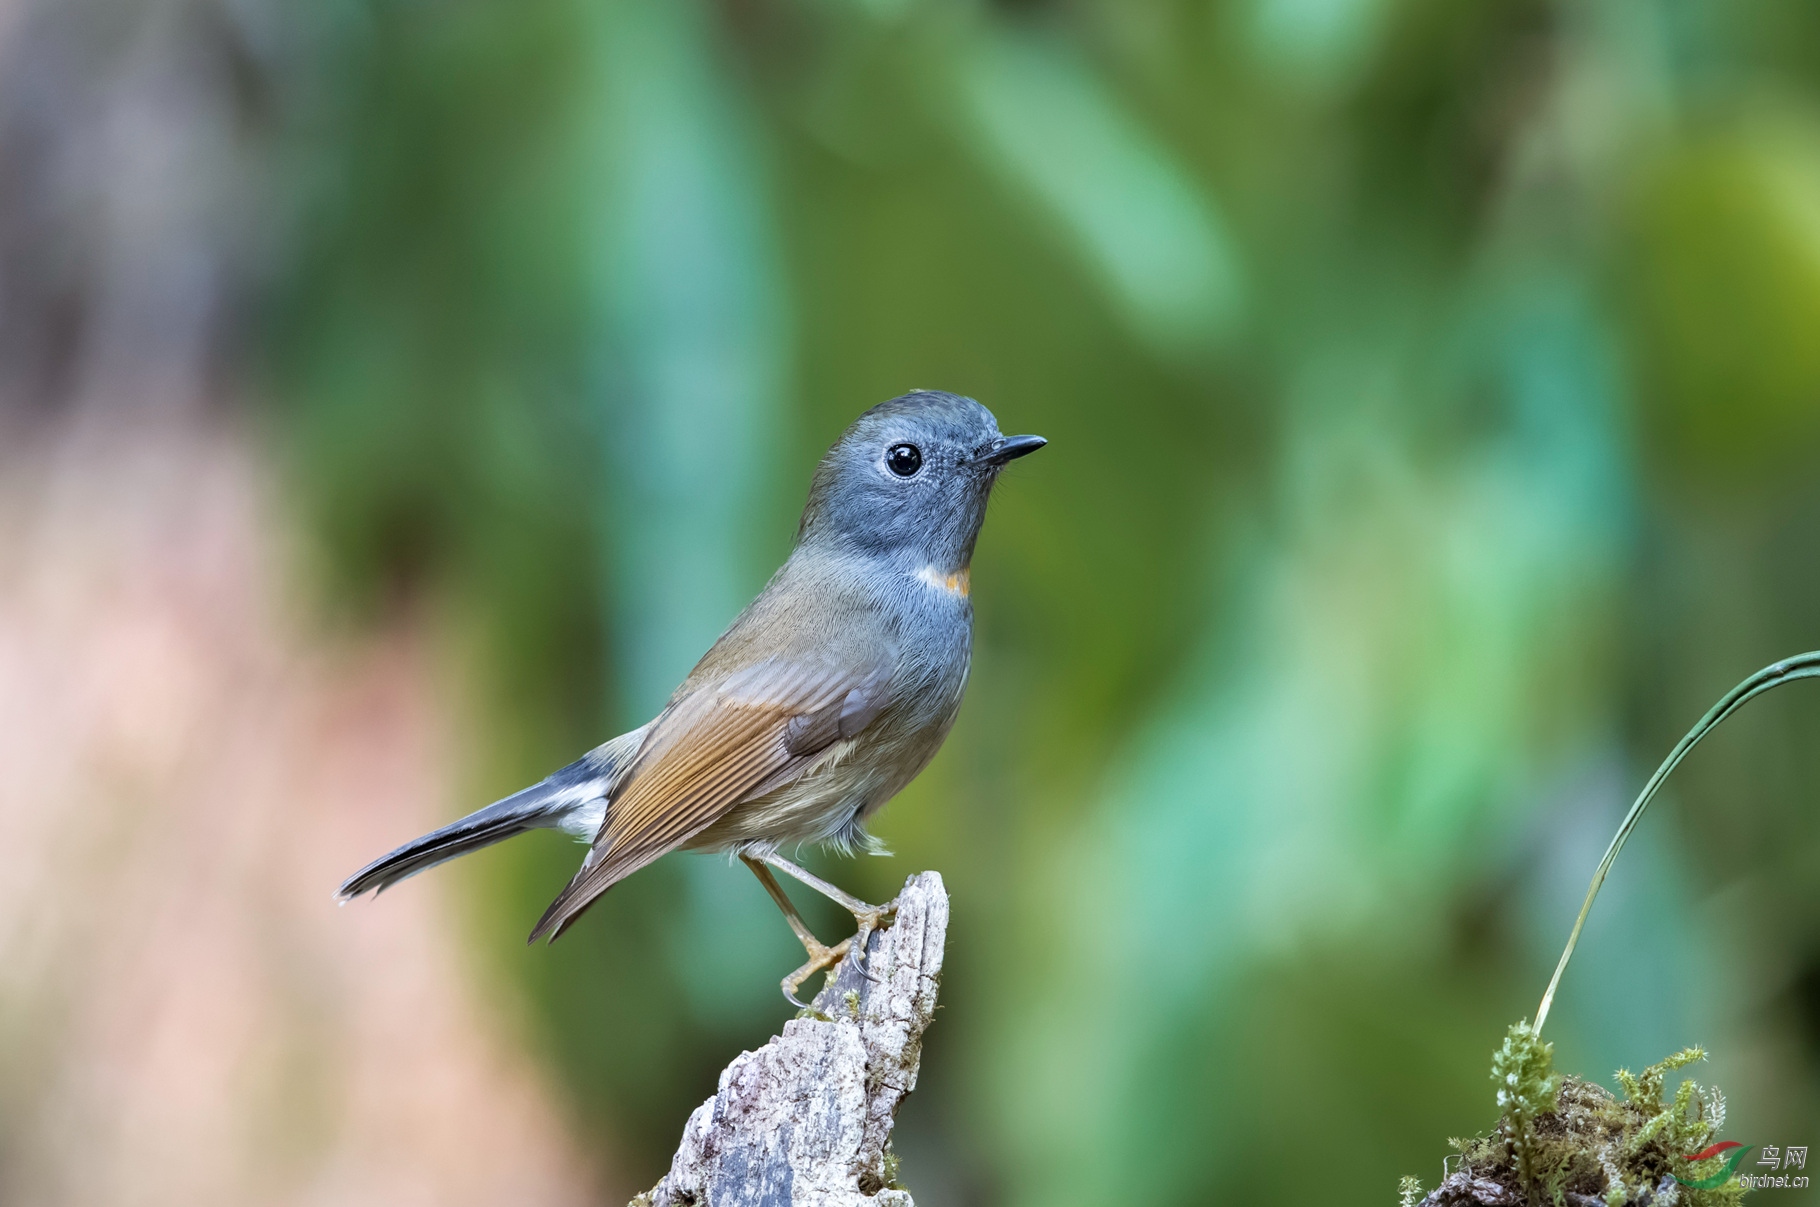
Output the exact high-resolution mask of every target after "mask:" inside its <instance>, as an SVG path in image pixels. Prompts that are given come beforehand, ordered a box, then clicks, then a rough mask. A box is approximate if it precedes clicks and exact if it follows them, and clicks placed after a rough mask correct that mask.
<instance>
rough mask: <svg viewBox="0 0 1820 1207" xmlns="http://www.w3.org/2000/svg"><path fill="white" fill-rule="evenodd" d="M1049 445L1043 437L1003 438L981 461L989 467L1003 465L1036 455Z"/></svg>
mask: <svg viewBox="0 0 1820 1207" xmlns="http://www.w3.org/2000/svg"><path fill="white" fill-rule="evenodd" d="M1048 443H1049V442H1048V441H1047V440H1045V439H1043V438H1042V437H1041V436H1001V437H1000V438H999V439H998V441H997V442H996V443H994V444H993V446H992V447H991V449H989V450H988V451H987V452H986V454H985V455H984V456H982V457H981V458H980V461H982V462H983V463H985V464H987V465H1003V464H1004V463H1005V462H1007V461H1015V460H1017V459H1018V458H1019V457H1023V456H1027V455H1029V454H1030V453H1034V452H1035V451H1036V450H1037V449H1039V448H1041V447H1043V445H1045V444H1048Z"/></svg>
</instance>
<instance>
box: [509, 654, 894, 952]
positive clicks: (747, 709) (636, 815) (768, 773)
mask: <svg viewBox="0 0 1820 1207" xmlns="http://www.w3.org/2000/svg"><path fill="white" fill-rule="evenodd" d="M887 683H888V676H887V675H885V674H884V673H882V671H881V668H878V667H871V666H868V667H862V668H857V669H853V670H845V671H838V670H833V669H830V668H826V667H816V666H804V665H802V664H799V663H792V662H784V661H775V660H773V661H766V662H762V663H759V664H757V665H756V666H753V667H749V668H747V669H746V670H743V671H740V672H738V673H736V674H733V675H729V676H727V677H725V678H723V679H720V680H718V681H715V682H711V683H708V684H704V685H702V686H701V687H699V688H697V689H696V690H695V691H694V692H692V693H690V694H689V695H686V696H684V697H683V698H682V699H680V700H677V701H674V702H673V703H672V704H671V706H670V708H668V709H667V710H666V711H665V712H664V714H663V715H662V716H661V717H659V718H658V719H657V721H656V722H655V723H654V724H653V725H652V726H651V730H650V733H649V734H648V736H647V737H646V739H645V744H644V747H643V749H641V750H640V751H639V754H638V757H637V760H636V761H635V762H634V763H633V766H632V768H631V770H630V771H629V772H628V773H627V774H626V776H625V777H624V778H623V779H622V780H621V781H620V784H619V786H618V788H617V790H616V791H615V793H614V795H613V798H612V800H611V801H610V803H609V804H608V807H607V821H606V825H605V826H603V827H602V828H601V832H600V834H599V836H598V837H597V838H596V839H595V840H594V846H593V849H592V850H590V851H589V852H588V858H587V860H586V861H585V862H584V863H583V864H582V866H581V870H580V871H578V872H577V873H576V874H575V878H574V879H573V880H571V881H570V882H569V886H568V887H567V888H565V889H564V890H563V891H562V893H561V895H560V896H558V897H557V898H556V900H555V901H554V902H552V903H551V904H550V908H549V909H548V910H546V911H544V915H543V917H542V918H540V919H539V920H538V923H537V925H536V926H535V927H534V928H532V930H531V937H530V940H529V941H530V942H532V943H535V942H536V941H537V940H538V939H541V938H543V937H545V936H546V935H547V936H548V937H549V938H550V939H551V940H552V941H554V940H555V939H556V938H557V937H558V936H559V935H561V934H562V932H563V931H564V930H566V929H568V927H569V925H570V924H571V923H572V922H574V921H575V919H576V918H578V917H580V916H581V914H582V911H584V910H586V909H587V908H588V906H590V905H592V904H593V903H594V902H595V901H596V900H597V899H598V898H599V897H600V895H601V894H602V893H604V892H606V891H607V890H608V889H609V888H611V887H612V886H613V885H614V884H616V883H618V882H619V881H621V880H623V879H625V878H626V877H627V876H630V875H631V874H632V873H633V872H636V871H637V870H638V869H640V868H642V867H644V866H645V865H646V864H649V863H651V862H653V861H654V860H656V859H658V858H660V857H662V856H663V855H666V854H668V853H669V852H671V851H673V850H675V849H676V848H677V847H679V846H681V845H682V844H684V843H686V842H687V841H689V839H690V838H692V837H693V836H694V835H696V834H698V833H700V832H701V831H702V830H704V829H706V828H707V827H708V826H710V825H712V824H713V823H714V822H716V821H718V820H719V819H720V818H721V817H722V816H724V815H725V814H726V812H727V811H728V810H729V809H731V808H733V806H735V805H737V804H738V803H740V801H742V800H744V799H746V798H747V797H748V796H749V795H751V794H753V791H754V789H757V788H760V787H762V788H763V789H764V790H765V791H771V790H773V789H775V788H777V787H779V786H780V785H782V784H784V783H787V782H788V781H789V780H790V779H791V778H792V777H793V776H794V775H795V774H796V773H798V772H800V771H801V769H802V768H803V767H805V766H807V765H808V764H809V763H810V762H811V761H812V760H813V759H814V757H815V756H816V755H817V754H819V753H820V752H821V751H822V750H824V749H826V748H827V747H828V746H830V745H832V744H833V743H834V742H836V741H839V740H840V739H841V738H843V737H848V736H851V733H850V732H849V730H850V729H851V727H852V721H853V719H854V718H855V717H856V716H858V715H863V716H864V717H865V719H866V720H868V721H870V719H871V718H872V717H873V716H875V715H876V714H877V712H878V711H879V709H880V708H882V707H883V703H884V693H885V692H886V690H887ZM855 693H859V694H860V695H861V696H862V697H864V698H863V699H860V700H857V701H856V700H855V699H854V696H855ZM843 721H845V723H844V724H843Z"/></svg>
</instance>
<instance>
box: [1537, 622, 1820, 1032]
mask: <svg viewBox="0 0 1820 1207" xmlns="http://www.w3.org/2000/svg"><path fill="white" fill-rule="evenodd" d="M1813 678H1820V650H1815V651H1811V652H1809V653H1806V654H1796V655H1795V656H1794V657H1793V658H1784V659H1783V660H1782V661H1780V662H1778V663H1775V664H1774V665H1772V666H1766V667H1764V668H1763V669H1762V670H1760V671H1758V672H1757V673H1756V674H1754V675H1752V676H1751V677H1750V678H1748V679H1746V680H1745V681H1744V682H1742V683H1740V684H1739V685H1738V686H1736V687H1734V688H1732V689H1731V690H1730V691H1729V692H1727V693H1725V696H1724V698H1723V699H1721V700H1720V701H1719V702H1718V703H1717V704H1715V705H1713V706H1712V709H1711V710H1710V711H1709V712H1708V713H1707V714H1706V715H1705V716H1704V717H1701V718H1700V723H1699V724H1698V725H1695V726H1694V727H1693V728H1692V729H1690V730H1688V731H1687V736H1686V737H1684V738H1682V739H1681V740H1680V741H1679V742H1678V743H1676V744H1675V748H1674V749H1673V750H1671V751H1669V752H1668V757H1667V758H1665V759H1663V760H1662V765H1661V766H1660V767H1658V768H1656V773H1655V774H1654V775H1652V776H1650V777H1649V782H1648V783H1647V784H1644V785H1643V791H1642V792H1639V793H1638V794H1637V799H1636V802H1635V803H1634V804H1632V805H1631V807H1630V812H1629V813H1626V814H1625V815H1624V821H1623V823H1622V824H1621V825H1619V826H1618V833H1617V834H1616V835H1615V836H1614V837H1613V838H1612V840H1611V845H1610V846H1609V847H1607V848H1605V858H1603V859H1601V860H1600V861H1599V870H1598V871H1596V872H1594V873H1593V878H1592V885H1591V887H1589V888H1588V889H1587V890H1586V903H1585V904H1584V905H1582V906H1581V907H1580V916H1579V917H1578V918H1575V919H1574V929H1573V933H1572V934H1570V935H1568V936H1567V949H1566V950H1565V951H1563V952H1562V953H1561V962H1560V963H1559V964H1556V965H1555V975H1554V976H1552V977H1550V978H1549V979H1548V992H1546V993H1544V994H1543V995H1542V1004H1541V1005H1540V1006H1538V1007H1537V1008H1536V1033H1537V1034H1538V1035H1540V1034H1541V1032H1542V1023H1543V1022H1544V1021H1545V1020H1546V1019H1547V1018H1548V1008H1549V1006H1551V1005H1552V1004H1554V1000H1555V989H1556V988H1557V987H1558V986H1559V985H1560V984H1561V974H1562V973H1564V972H1566V971H1567V961H1569V960H1571V959H1572V958H1573V954H1574V947H1575V945H1576V944H1578V943H1579V942H1580V930H1581V928H1582V927H1584V926H1585V925H1586V915H1587V914H1588V913H1589V912H1591V910H1592V903H1593V898H1595V897H1597V896H1598V895H1599V888H1600V886H1601V885H1603V884H1604V883H1605V873H1607V872H1609V871H1611V864H1612V860H1614V859H1616V858H1617V857H1618V852H1619V851H1621V850H1623V849H1624V840H1625V839H1627V838H1629V837H1630V832H1631V831H1632V830H1634V829H1635V828H1636V826H1637V819H1638V818H1640V817H1642V816H1643V810H1644V809H1645V808H1646V807H1647V806H1648V805H1649V802H1650V801H1651V800H1652V799H1653V798H1654V797H1655V795H1656V790H1657V789H1659V788H1660V787H1662V782H1663V781H1664V780H1666V779H1667V778H1668V776H1669V773H1670V772H1671V771H1673V770H1674V769H1675V768H1676V767H1678V766H1679V765H1680V763H1681V760H1682V759H1684V758H1686V757H1687V752H1688V751H1690V750H1692V749H1693V748H1694V747H1695V746H1697V745H1699V743H1700V739H1701V738H1703V737H1705V736H1706V735H1707V734H1709V733H1711V732H1712V731H1713V730H1715V729H1717V728H1718V727H1719V722H1721V721H1723V720H1725V718H1727V717H1729V716H1731V715H1732V714H1733V713H1735V712H1737V711H1738V710H1739V709H1740V708H1742V707H1744V704H1745V702H1746V701H1748V700H1750V699H1752V698H1753V697H1755V696H1760V695H1762V694H1763V693H1764V692H1766V691H1768V690H1770V689H1771V688H1772V687H1781V686H1782V685H1783V684H1784V683H1792V682H1793V681H1795V680H1796V679H1813Z"/></svg>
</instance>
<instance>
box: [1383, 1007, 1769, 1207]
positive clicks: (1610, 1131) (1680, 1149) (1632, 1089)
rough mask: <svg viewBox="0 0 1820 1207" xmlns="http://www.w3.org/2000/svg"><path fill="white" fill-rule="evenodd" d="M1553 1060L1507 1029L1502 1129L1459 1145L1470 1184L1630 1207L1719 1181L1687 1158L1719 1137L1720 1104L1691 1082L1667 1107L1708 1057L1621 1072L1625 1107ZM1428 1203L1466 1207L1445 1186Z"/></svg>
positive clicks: (1729, 1195)
mask: <svg viewBox="0 0 1820 1207" xmlns="http://www.w3.org/2000/svg"><path fill="white" fill-rule="evenodd" d="M1553 1056H1554V1053H1553V1046H1552V1045H1549V1044H1544V1043H1542V1042H1541V1040H1540V1037H1539V1036H1537V1035H1536V1033H1535V1031H1534V1029H1533V1028H1532V1027H1531V1026H1530V1025H1529V1024H1528V1023H1518V1024H1517V1025H1516V1026H1513V1027H1512V1028H1511V1029H1510V1032H1509V1034H1508V1035H1507V1036H1506V1037H1505V1040H1504V1044H1503V1046H1502V1047H1500V1048H1499V1049H1498V1051H1497V1053H1496V1054H1495V1055H1494V1056H1493V1058H1492V1076H1493V1079H1494V1081H1496V1082H1497V1085H1498V1105H1499V1107H1500V1108H1501V1110H1500V1114H1501V1117H1500V1119H1499V1121H1498V1126H1497V1127H1496V1128H1494V1129H1493V1130H1492V1131H1490V1132H1488V1133H1487V1134H1486V1135H1484V1136H1480V1137H1477V1138H1475V1139H1472V1140H1466V1141H1455V1142H1454V1144H1455V1147H1456V1148H1458V1149H1459V1150H1460V1154H1461V1157H1460V1167H1459V1168H1460V1172H1461V1173H1463V1174H1464V1175H1465V1177H1466V1178H1467V1179H1470V1180H1474V1181H1478V1180H1483V1181H1489V1182H1493V1183H1496V1184H1497V1185H1499V1186H1503V1187H1506V1188H1508V1189H1511V1190H1514V1191H1516V1192H1517V1194H1518V1196H1519V1201H1521V1202H1523V1203H1526V1204H1531V1205H1535V1207H1540V1205H1542V1204H1549V1205H1558V1204H1566V1203H1567V1202H1568V1201H1569V1199H1568V1196H1569V1195H1570V1194H1571V1195H1581V1196H1586V1197H1588V1198H1593V1199H1597V1200H1601V1201H1603V1202H1604V1203H1605V1204H1606V1205H1607V1207H1624V1205H1626V1204H1633V1205H1634V1204H1637V1203H1640V1202H1642V1201H1644V1200H1645V1198H1646V1196H1650V1195H1653V1193H1654V1192H1655V1191H1656V1190H1657V1189H1658V1188H1660V1187H1661V1186H1662V1184H1663V1182H1664V1180H1665V1179H1675V1178H1677V1177H1678V1178H1685V1179H1687V1180H1688V1181H1690V1182H1692V1181H1699V1180H1700V1179H1702V1178H1705V1177H1709V1176H1711V1175H1712V1174H1715V1173H1717V1172H1719V1170H1720V1168H1721V1167H1722V1166H1723V1163H1724V1162H1723V1159H1722V1158H1719V1157H1713V1158H1709V1159H1707V1160H1706V1161H1701V1162H1692V1161H1689V1160H1687V1159H1686V1154H1688V1153H1693V1152H1699V1151H1700V1150H1701V1149H1703V1148H1705V1147H1707V1145H1709V1144H1711V1143H1712V1142H1713V1140H1714V1138H1715V1137H1716V1136H1717V1133H1718V1129H1719V1128H1720V1126H1722V1125H1723V1124H1724V1122H1725V1099H1724V1096H1723V1095H1721V1094H1720V1093H1719V1092H1718V1090H1716V1089H1703V1088H1702V1087H1701V1086H1700V1085H1698V1084H1697V1083H1695V1082H1694V1081H1693V1080H1692V1079H1691V1078H1690V1079H1688V1080H1685V1081H1683V1082H1682V1083H1681V1084H1680V1086H1679V1087H1677V1089H1676V1090H1675V1095H1674V1098H1673V1099H1672V1100H1671V1101H1669V1102H1667V1103H1664V1102H1663V1101H1662V1095H1663V1092H1664V1090H1665V1088H1666V1086H1667V1081H1668V1075H1669V1074H1670V1073H1672V1072H1674V1071H1675V1070H1677V1069H1681V1068H1685V1067H1686V1066H1688V1065H1691V1064H1694V1063H1696V1062H1698V1061H1701V1060H1704V1059H1706V1053H1705V1052H1704V1051H1702V1050H1701V1049H1699V1048H1688V1049H1687V1050H1685V1051H1682V1052H1677V1053H1676V1054H1675V1055H1673V1056H1671V1057H1669V1058H1668V1059H1667V1060H1664V1061H1662V1062H1661V1063H1660V1064H1654V1065H1651V1066H1650V1067H1649V1068H1647V1069H1645V1070H1643V1072H1642V1073H1641V1074H1639V1075H1632V1074H1631V1073H1630V1071H1629V1070H1627V1069H1620V1070H1618V1073H1617V1082H1618V1085H1619V1086H1620V1087H1621V1088H1622V1089H1623V1091H1624V1097H1623V1099H1619V1098H1617V1097H1616V1096H1614V1095H1613V1094H1611V1093H1610V1092H1609V1091H1607V1090H1606V1089H1605V1088H1604V1087H1603V1086H1600V1085H1597V1084H1594V1083H1592V1082H1588V1081H1582V1080H1581V1079H1579V1078H1578V1077H1573V1076H1566V1077H1563V1076H1561V1075H1559V1074H1557V1073H1555V1071H1554V1062H1553ZM1411 1181H1413V1179H1405V1180H1404V1185H1403V1194H1404V1202H1405V1204H1407V1203H1409V1202H1410V1201H1411V1200H1409V1199H1408V1197H1407V1195H1408V1187H1409V1184H1410V1182H1411ZM1452 1181H1453V1179H1452V1178H1450V1179H1449V1182H1452ZM1671 1184H1673V1183H1672V1182H1671ZM1678 1189H1679V1192H1680V1197H1679V1200H1678V1202H1679V1203H1680V1204H1681V1207H1734V1205H1735V1204H1737V1203H1739V1202H1740V1201H1741V1200H1742V1199H1743V1198H1744V1193H1745V1192H1744V1188H1743V1187H1742V1186H1740V1185H1739V1184H1738V1181H1737V1179H1736V1178H1733V1179H1731V1180H1729V1181H1728V1182H1726V1183H1725V1184H1724V1185H1722V1186H1719V1187H1716V1188H1714V1189H1711V1190H1703V1189H1700V1188H1698V1187H1693V1186H1688V1185H1685V1184H1682V1185H1680V1186H1679V1187H1678ZM1462 1190H1463V1188H1462ZM1423 1201H1424V1202H1425V1203H1427V1204H1429V1207H1448V1205H1451V1204H1452V1203H1454V1202H1456V1201H1458V1202H1462V1203H1463V1202H1467V1201H1469V1200H1468V1199H1466V1198H1465V1197H1458V1198H1456V1197H1454V1196H1452V1195H1450V1193H1449V1185H1448V1183H1443V1185H1442V1186H1441V1187H1440V1188H1439V1189H1438V1190H1437V1191H1436V1192H1435V1193H1434V1194H1432V1195H1430V1196H1429V1197H1428V1199H1426V1200H1423Z"/></svg>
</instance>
